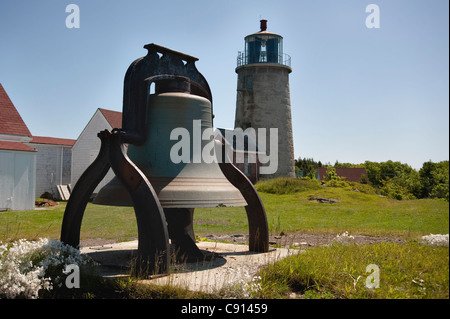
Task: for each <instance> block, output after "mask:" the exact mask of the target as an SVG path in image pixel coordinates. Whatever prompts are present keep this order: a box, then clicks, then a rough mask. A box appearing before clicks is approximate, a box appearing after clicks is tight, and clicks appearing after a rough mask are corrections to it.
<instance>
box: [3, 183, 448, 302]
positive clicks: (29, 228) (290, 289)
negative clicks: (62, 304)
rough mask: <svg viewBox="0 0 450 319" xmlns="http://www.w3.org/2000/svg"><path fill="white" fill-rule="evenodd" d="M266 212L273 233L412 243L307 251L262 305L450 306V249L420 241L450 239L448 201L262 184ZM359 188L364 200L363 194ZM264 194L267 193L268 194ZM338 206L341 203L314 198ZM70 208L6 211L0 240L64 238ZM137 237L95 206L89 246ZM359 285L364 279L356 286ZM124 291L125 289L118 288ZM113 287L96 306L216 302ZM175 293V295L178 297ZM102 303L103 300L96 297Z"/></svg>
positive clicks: (204, 222)
mask: <svg viewBox="0 0 450 319" xmlns="http://www.w3.org/2000/svg"><path fill="white" fill-rule="evenodd" d="M257 188H258V190H259V193H260V196H261V199H262V201H263V203H264V206H265V209H266V214H267V220H268V223H269V231H270V233H271V234H279V233H280V232H285V233H292V232H309V233H332V234H337V233H343V232H345V231H348V232H349V233H350V234H351V235H357V234H361V235H372V236H395V237H400V238H402V239H405V240H408V243H407V244H394V243H382V244H372V245H332V246H329V247H316V248H309V249H307V251H306V252H305V253H301V254H298V255H297V256H292V257H289V258H287V259H284V260H282V261H279V262H277V263H275V264H274V265H271V266H270V267H268V268H267V269H265V270H263V271H262V272H261V277H262V280H261V282H260V283H261V289H258V290H256V291H253V292H252V295H253V297H257V298H285V297H286V296H289V295H290V294H292V293H298V296H301V297H302V298H449V296H448V291H449V287H448V282H449V278H448V274H449V269H448V262H449V249H448V247H430V246H424V245H420V244H418V243H417V240H418V239H419V238H420V236H423V235H428V234H431V233H432V234H448V233H449V203H448V202H447V201H443V200H436V199H423V200H402V201H398V200H393V199H388V198H384V197H380V196H378V195H376V194H375V193H374V192H373V191H372V190H371V188H370V187H365V186H361V185H356V186H355V185H353V186H352V185H350V186H348V185H347V186H346V187H322V186H320V185H319V184H318V183H316V182H314V181H308V180H302V179H299V180H287V181H286V180H284V181H283V180H277V181H274V182H273V183H272V184H271V183H270V182H264V183H260V184H258V185H257ZM355 189H357V191H355ZM263 190H265V192H263ZM318 197H323V198H332V199H337V200H338V202H337V203H335V204H323V203H318V202H317V201H315V200H311V199H314V198H318ZM65 206H66V203H65V202H61V203H60V205H58V206H56V207H54V208H49V209H46V210H33V211H6V212H0V241H12V240H17V239H19V238H26V239H30V240H32V239H36V238H39V237H47V238H57V239H58V238H59V236H60V231H61V224H62V219H63V215H64V209H65ZM194 230H195V233H196V234H197V235H199V236H206V235H208V234H216V235H221V234H245V233H247V232H248V223H247V217H246V213H245V209H244V208H243V207H236V208H232V207H229V208H201V209H196V210H195V213H194ZM136 237H137V225H136V218H135V215H134V211H133V208H132V207H113V206H101V205H93V204H91V203H89V204H88V206H87V208H86V211H85V214H84V218H83V223H82V227H81V239H88V238H105V239H113V240H117V241H125V240H130V239H134V238H136ZM369 264H376V265H378V266H379V269H380V288H375V289H369V288H366V287H365V285H364V283H365V278H366V277H367V276H368V273H366V272H365V269H366V267H367V265H369ZM358 277H360V279H357V278H358ZM117 285H119V287H118V286H117ZM117 285H116V286H114V287H112V286H110V284H109V283H108V284H107V285H106V286H105V288H104V289H100V291H96V290H92V291H91V292H89V291H88V292H86V294H85V295H83V296H85V297H87V298H90V297H93V296H94V295H96V294H100V295H102V294H108V293H111V289H112V290H113V291H115V290H117V289H118V290H119V291H120V292H119V294H118V295H117V294H116V293H115V292H114V294H113V295H114V297H120V298H214V297H220V296H209V295H206V294H199V295H195V294H191V293H190V292H187V291H180V290H176V289H175V288H173V287H164V288H160V287H153V286H151V285H150V286H146V287H144V286H142V285H139V284H137V283H135V282H129V283H125V282H121V283H120V282H119V283H118V284H117ZM173 289H174V290H173ZM94 297H95V296H94Z"/></svg>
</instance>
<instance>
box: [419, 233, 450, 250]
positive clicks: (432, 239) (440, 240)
mask: <svg viewBox="0 0 450 319" xmlns="http://www.w3.org/2000/svg"><path fill="white" fill-rule="evenodd" d="M422 243H424V244H426V245H431V246H446V247H448V234H445V235H440V234H437V235H434V234H430V235H427V236H422Z"/></svg>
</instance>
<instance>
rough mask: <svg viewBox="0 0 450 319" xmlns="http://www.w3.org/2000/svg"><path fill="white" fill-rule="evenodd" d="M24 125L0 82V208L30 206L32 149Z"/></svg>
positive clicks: (33, 171)
mask: <svg viewBox="0 0 450 319" xmlns="http://www.w3.org/2000/svg"><path fill="white" fill-rule="evenodd" d="M31 139H32V136H31V133H30V131H29V130H28V127H27V126H26V125H25V122H24V121H23V119H22V117H21V116H20V114H19V112H18V111H17V109H16V108H15V106H14V104H13V103H12V102H11V100H10V98H9V96H8V94H7V93H6V91H5V90H4V88H3V86H2V85H1V84H0V210H6V209H11V210H32V209H34V201H35V178H36V153H37V152H36V150H35V149H33V148H32V147H30V146H29V145H26V143H28V142H30V141H31Z"/></svg>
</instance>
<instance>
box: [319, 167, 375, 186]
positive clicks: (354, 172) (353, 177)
mask: <svg viewBox="0 0 450 319" xmlns="http://www.w3.org/2000/svg"><path fill="white" fill-rule="evenodd" d="M318 170H319V177H320V180H321V181H323V180H325V176H326V175H327V167H319V168H318ZM335 171H336V175H337V176H339V177H345V180H346V181H347V182H358V183H359V182H360V181H361V176H362V175H366V176H367V171H366V169H365V168H335Z"/></svg>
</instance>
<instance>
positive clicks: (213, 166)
mask: <svg viewBox="0 0 450 319" xmlns="http://www.w3.org/2000/svg"><path fill="white" fill-rule="evenodd" d="M182 85H183V87H184V88H186V87H188V86H189V85H187V84H186V83H183V84H182ZM156 86H157V88H155V94H151V95H150V96H149V100H148V108H147V117H146V129H147V132H146V140H145V142H144V143H143V144H141V145H132V144H130V145H129V146H128V151H127V155H128V157H129V158H130V160H131V161H132V162H133V163H134V164H136V166H137V167H138V168H139V169H140V170H141V171H142V172H143V173H144V174H145V176H146V177H147V178H148V180H149V181H150V183H151V184H152V186H153V188H154V189H155V192H156V193H157V195H158V199H159V201H160V203H161V206H162V207H163V208H196V207H229V206H246V205H247V202H246V201H245V199H244V198H243V196H242V194H241V192H240V191H239V190H238V189H237V188H236V187H234V186H233V185H232V184H231V183H230V182H229V181H228V180H227V179H226V177H225V176H224V175H223V173H222V171H221V170H220V167H219V165H218V163H217V161H213V162H211V163H206V162H204V161H203V159H202V154H201V153H202V150H204V149H205V148H207V149H210V148H211V146H210V145H211V144H210V143H214V137H213V136H211V138H210V139H209V140H208V139H207V140H204V139H201V137H202V135H203V132H204V131H205V130H206V129H210V131H211V132H212V114H211V102H210V101H209V100H208V99H206V98H204V97H201V96H198V95H193V94H189V92H170V91H176V90H175V89H174V88H173V87H172V86H173V85H172V86H170V87H169V86H168V85H167V83H165V84H159V83H158V82H157V83H156ZM167 91H169V92H167ZM200 121H201V122H200ZM200 123H201V124H200ZM197 124H198V125H197ZM176 129H181V130H182V132H183V133H188V134H184V135H182V138H183V140H180V141H177V140H171V139H170V137H171V133H172V132H177V131H175V130H176ZM175 135H176V134H175ZM175 138H177V139H178V136H175ZM186 138H189V140H188V141H186ZM194 138H195V139H196V140H193V139H194ZM182 142H184V143H185V144H184V145H185V146H188V148H186V147H184V148H182V149H180V150H179V151H181V152H187V153H188V155H189V156H188V158H186V157H184V160H183V161H181V162H179V163H174V159H173V158H171V152H172V157H173V156H174V154H175V153H177V154H176V156H179V154H178V152H177V149H176V148H175V147H176V144H177V143H182ZM208 144H209V146H208ZM212 145H214V144H212ZM174 149H175V151H174ZM93 203H94V204H101V205H114V206H132V205H133V203H132V201H131V198H130V195H129V194H128V192H127V191H126V190H125V189H124V187H123V186H122V184H121V182H120V181H119V180H118V179H117V177H115V178H113V179H112V180H111V181H110V182H109V183H108V184H107V185H105V186H104V187H103V188H102V189H101V190H100V191H99V193H98V194H97V196H96V197H95V199H94V201H93Z"/></svg>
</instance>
